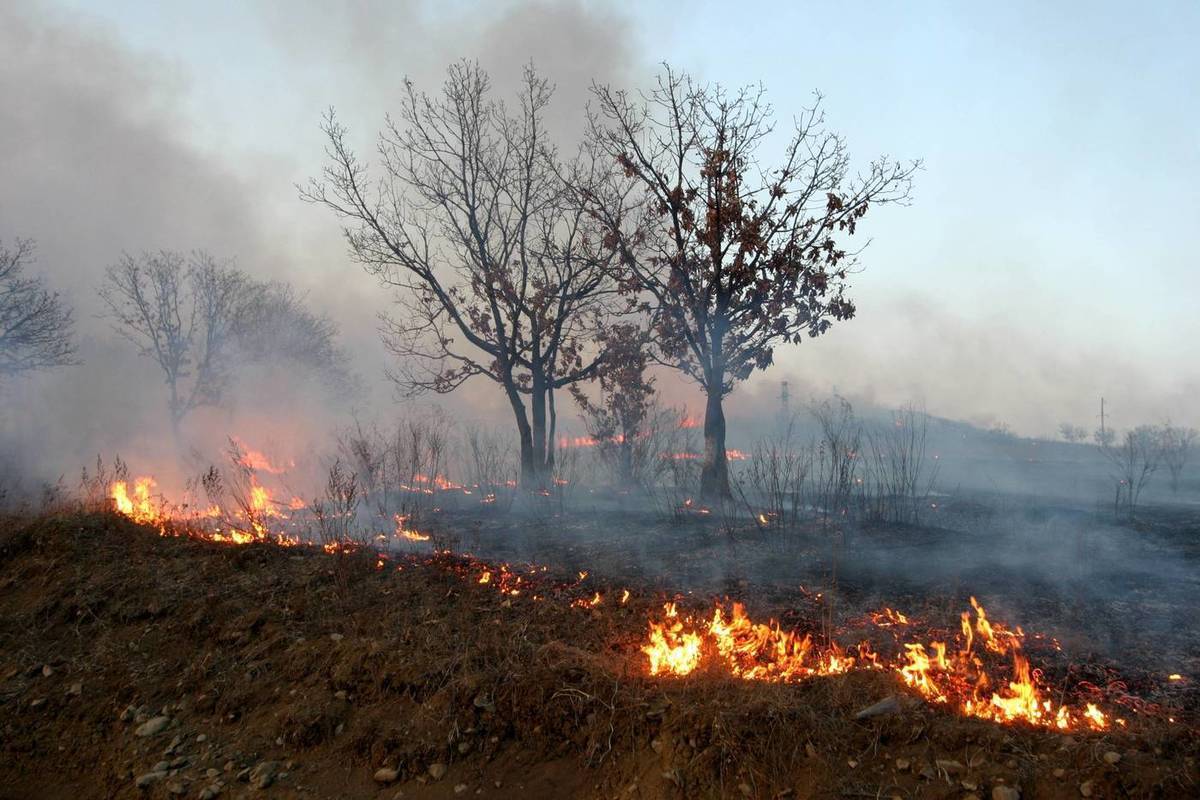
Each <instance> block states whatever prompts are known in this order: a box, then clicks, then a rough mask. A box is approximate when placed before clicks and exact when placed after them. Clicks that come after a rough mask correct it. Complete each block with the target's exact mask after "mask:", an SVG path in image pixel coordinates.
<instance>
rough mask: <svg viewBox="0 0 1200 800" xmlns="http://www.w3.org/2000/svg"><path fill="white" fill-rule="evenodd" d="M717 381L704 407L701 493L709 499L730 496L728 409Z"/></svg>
mask: <svg viewBox="0 0 1200 800" xmlns="http://www.w3.org/2000/svg"><path fill="white" fill-rule="evenodd" d="M720 386H721V384H720V382H719V381H718V382H717V383H716V385H715V386H714V387H713V388H710V389H709V391H708V403H707V405H706V406H705V408H704V462H703V466H702V467H701V469H700V496H701V497H703V498H704V499H706V500H721V499H724V498H726V497H729V496H730V495H731V494H732V492H730V489H729V461H728V460H727V458H726V456H725V411H724V410H723V409H722V408H721V389H720Z"/></svg>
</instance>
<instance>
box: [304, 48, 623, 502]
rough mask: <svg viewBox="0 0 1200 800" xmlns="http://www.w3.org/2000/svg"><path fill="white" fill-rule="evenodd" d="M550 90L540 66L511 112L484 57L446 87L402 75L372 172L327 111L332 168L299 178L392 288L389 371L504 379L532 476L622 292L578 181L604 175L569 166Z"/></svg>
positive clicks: (414, 386)
mask: <svg viewBox="0 0 1200 800" xmlns="http://www.w3.org/2000/svg"><path fill="white" fill-rule="evenodd" d="M550 97H551V88H550V86H549V85H548V83H547V82H546V81H545V80H544V79H543V78H541V77H539V76H538V75H537V74H536V73H535V72H534V71H533V70H532V68H530V69H528V70H526V73H525V78H524V82H523V84H522V87H521V92H520V96H519V97H518V98H517V101H518V102H517V103H516V104H515V106H514V107H513V108H511V109H510V108H509V107H507V106H506V105H504V104H503V103H501V102H498V101H496V100H494V99H493V98H492V93H491V84H490V81H489V78H488V76H487V75H486V73H484V72H483V71H482V70H481V69H480V68H479V67H478V66H477V65H474V64H469V63H458V64H455V65H454V66H452V67H451V68H450V69H449V74H448V78H447V80H446V82H445V84H444V85H443V87H442V91H441V92H440V94H438V95H435V96H430V95H427V94H424V93H422V92H419V91H417V89H416V88H415V87H414V86H413V84H412V83H411V82H406V83H405V94H404V103H403V107H402V109H401V112H400V118H399V120H398V121H393V120H392V119H391V118H389V119H388V122H387V126H386V128H385V130H384V132H383V133H381V134H380V137H379V143H378V152H379V159H380V162H381V170H380V172H379V173H376V174H375V175H374V176H372V175H371V174H370V173H369V172H368V167H367V165H366V164H365V163H364V162H362V161H360V160H359V159H358V157H357V156H356V155H355V154H354V152H353V151H352V150H351V148H350V145H349V143H348V142H347V138H346V137H347V133H346V129H345V128H344V127H343V126H342V125H341V124H339V123H338V122H337V121H336V119H335V118H334V116H333V114H332V112H331V113H330V114H329V116H328V117H327V118H326V121H325V125H324V131H325V133H326V135H327V137H328V140H329V147H328V154H329V164H328V165H327V166H326V167H325V169H324V171H323V175H322V177H321V178H319V179H313V180H312V181H310V182H309V184H308V185H307V186H306V187H302V188H301V195H302V197H304V198H305V199H307V200H309V201H312V202H317V203H321V204H324V205H326V206H328V207H329V208H331V209H332V210H333V211H334V212H336V213H337V215H338V216H339V217H340V218H341V219H342V220H343V221H344V225H345V234H346V239H347V242H348V243H349V247H350V251H351V253H352V254H353V256H354V258H355V259H356V260H357V261H359V262H360V263H361V264H362V265H363V266H364V267H365V268H366V269H367V271H368V272H370V273H372V274H374V275H376V276H377V277H378V278H379V279H380V280H381V281H382V283H383V284H384V285H385V286H387V287H390V288H392V289H393V290H395V295H396V302H397V305H398V306H399V309H400V310H399V312H398V313H396V314H393V315H390V316H388V317H387V318H385V339H386V342H387V344H388V346H389V348H390V349H391V350H392V352H393V353H394V354H395V355H396V356H397V357H398V366H397V368H396V371H395V373H394V375H393V377H394V378H395V379H396V380H397V382H398V383H399V384H400V385H401V386H402V387H403V388H404V389H406V390H408V391H412V392H416V391H427V390H432V391H435V392H442V393H445V392H450V391H453V390H454V389H456V388H457V387H459V386H461V385H462V384H463V383H464V382H465V381H467V380H468V379H470V378H473V377H475V376H483V377H485V378H487V379H489V380H491V381H494V382H495V383H497V384H498V385H499V386H500V388H501V389H502V390H503V392H504V394H505V397H506V398H507V400H508V402H509V405H510V406H511V408H512V411H513V415H514V418H515V421H516V426H517V431H518V437H519V442H520V452H521V480H522V483H523V484H526V485H535V484H536V485H540V484H541V483H543V482H544V481H545V479H546V478H547V476H549V475H550V474H551V472H552V466H553V460H554V449H553V441H554V430H555V425H556V412H555V406H554V393H555V390H558V389H562V388H564V387H566V386H569V385H571V384H573V383H575V382H577V381H580V380H585V379H588V378H590V377H591V376H592V375H593V374H594V372H595V370H596V368H597V366H598V365H599V364H600V363H601V361H602V359H603V357H604V353H603V351H602V350H601V349H597V348H593V347H591V344H592V338H593V334H594V332H595V330H596V329H597V328H598V323H599V317H600V315H601V314H602V313H603V312H604V309H605V306H606V303H607V300H609V299H611V292H612V280H611V278H610V276H609V269H608V268H609V262H610V261H611V260H612V258H613V255H612V251H611V249H606V248H604V247H602V246H601V237H600V236H599V235H598V233H597V231H596V230H594V228H595V227H596V226H595V224H594V222H593V220H592V219H591V218H590V217H589V216H588V215H587V214H585V213H584V211H583V210H582V209H581V208H579V207H578V205H577V203H575V201H574V198H575V196H576V195H575V194H574V193H573V192H571V191H568V188H569V187H571V186H575V185H588V184H590V183H592V182H593V181H596V180H598V179H599V178H600V177H601V172H600V171H599V170H597V169H596V165H595V164H594V163H591V162H588V161H586V160H576V161H574V162H572V163H567V164H564V163H562V161H560V159H559V156H558V154H557V152H556V150H555V148H554V147H553V146H552V144H551V143H550V141H549V138H548V134H547V131H546V130H545V128H544V125H543V120H544V115H545V110H546V107H547V104H548V103H549V102H550Z"/></svg>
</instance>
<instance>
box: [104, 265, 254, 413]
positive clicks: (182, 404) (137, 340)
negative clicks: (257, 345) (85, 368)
mask: <svg viewBox="0 0 1200 800" xmlns="http://www.w3.org/2000/svg"><path fill="white" fill-rule="evenodd" d="M245 286H246V281H245V278H244V276H242V275H241V274H240V273H238V272H237V271H236V270H234V269H232V268H231V267H230V266H228V265H227V264H223V263H220V262H218V261H217V260H216V259H214V258H213V257H212V256H210V255H208V254H206V253H196V254H194V255H193V256H192V257H191V258H190V260H189V259H188V258H187V257H185V256H184V255H183V254H182V253H176V252H171V251H167V250H163V251H160V252H158V253H144V254H142V255H141V256H138V257H134V256H131V255H125V256H123V257H122V258H121V260H120V261H119V262H117V263H116V264H114V265H113V266H110V267H109V268H108V270H107V271H106V273H105V280H104V283H103V285H102V286H101V288H100V297H101V298H103V300H104V302H105V303H106V304H107V305H108V308H109V315H110V317H111V319H112V320H113V324H114V327H115V328H116V330H117V332H118V333H120V334H121V335H122V336H124V337H125V338H127V339H129V340H130V341H131V342H133V343H134V344H135V345H136V346H137V348H138V351H139V352H140V353H141V354H142V355H144V356H149V357H151V358H153V359H154V360H155V362H156V363H157V364H158V366H159V368H160V369H161V370H162V372H163V378H164V380H165V381H166V384H167V409H168V411H169V413H170V418H171V429H172V431H173V432H174V433H175V435H176V437H178V435H179V425H180V423H181V422H182V421H183V418H184V417H185V416H186V415H187V414H188V412H189V411H191V410H193V409H195V408H198V407H200V406H203V405H212V404H215V403H217V402H218V401H219V400H220V398H221V395H222V392H223V390H224V389H225V386H226V382H227V379H228V364H227V358H226V356H227V354H228V351H229V348H230V345H231V340H232V336H233V329H234V326H235V324H236V317H237V307H238V303H239V301H240V298H241V296H242V295H243V294H244V292H245Z"/></svg>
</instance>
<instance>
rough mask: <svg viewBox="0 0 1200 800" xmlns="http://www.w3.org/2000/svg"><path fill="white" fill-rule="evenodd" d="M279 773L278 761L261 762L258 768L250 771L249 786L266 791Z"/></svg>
mask: <svg viewBox="0 0 1200 800" xmlns="http://www.w3.org/2000/svg"><path fill="white" fill-rule="evenodd" d="M278 773H279V762H278V761H262V762H259V764H258V766H256V767H255V768H254V769H252V770H250V775H249V776H248V777H249V779H250V785H251V786H253V787H254V788H255V789H266V788H267V787H268V786H270V785H271V784H272V783H274V782H275V777H276V775H278Z"/></svg>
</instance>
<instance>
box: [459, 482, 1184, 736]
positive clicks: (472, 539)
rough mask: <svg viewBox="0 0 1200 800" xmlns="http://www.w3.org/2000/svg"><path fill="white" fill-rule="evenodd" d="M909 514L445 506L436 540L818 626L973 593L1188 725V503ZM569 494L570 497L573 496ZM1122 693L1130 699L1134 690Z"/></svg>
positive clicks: (1056, 666) (991, 505) (952, 508)
mask: <svg viewBox="0 0 1200 800" xmlns="http://www.w3.org/2000/svg"><path fill="white" fill-rule="evenodd" d="M933 499H934V501H936V507H935V508H932V509H927V510H926V511H925V512H924V513H923V514H922V517H921V524H919V525H912V524H895V523H876V524H853V523H843V524H841V525H838V526H836V527H833V526H827V525H822V524H819V523H817V522H810V523H806V524H802V525H800V526H797V527H796V528H794V529H789V530H786V531H781V530H774V529H770V528H764V527H761V526H759V525H756V524H754V522H753V521H752V520H751V519H750V518H749V516H750V515H749V513H747V511H746V510H745V509H744V508H743V509H740V510H739V512H740V513H730V514H725V515H721V514H719V513H716V512H714V513H712V514H708V515H696V514H692V515H688V516H684V517H674V516H671V515H664V514H662V513H658V514H654V513H651V512H646V511H623V510H621V509H620V504H619V503H613V502H612V500H611V499H610V498H604V497H598V498H596V499H593V500H591V502H592V503H593V504H594V506H595V507H594V508H593V509H591V510H590V511H583V512H576V513H571V514H566V515H563V516H562V517H557V516H538V515H532V516H528V515H527V516H525V517H518V518H516V519H513V518H511V517H510V518H505V517H503V516H501V517H492V518H488V517H481V516H480V515H478V514H459V515H453V514H451V515H449V517H450V518H449V519H447V520H443V521H442V522H441V524H442V527H443V528H444V531H443V535H444V536H445V537H446V539H445V540H446V541H447V542H448V543H449V544H451V545H452V546H453V547H454V548H455V549H456V550H457V549H466V550H468V551H470V552H473V553H477V554H479V555H481V556H482V557H485V558H493V559H504V560H511V561H514V562H520V561H527V560H533V561H539V562H548V563H552V564H556V565H559V566H560V567H562V568H563V569H565V570H568V571H573V570H580V569H587V570H594V571H596V572H597V573H599V574H602V575H604V576H606V577H607V578H609V579H610V580H613V581H627V582H632V583H634V584H636V585H639V586H645V587H654V588H657V589H659V590H661V591H665V592H675V591H685V592H688V593H691V594H694V595H696V596H698V597H705V598H707V597H710V596H718V597H727V598H730V599H733V600H738V601H740V602H743V603H745V605H746V606H747V608H749V609H750V610H751V611H752V612H755V613H757V614H758V615H759V616H763V617H765V616H770V617H774V618H776V619H782V620H784V621H785V622H788V623H789V624H791V625H793V626H795V627H799V628H802V629H810V630H813V631H814V632H818V626H817V623H818V622H819V621H820V620H822V619H830V620H832V621H833V623H834V625H835V627H841V626H847V627H851V628H853V627H854V623H856V622H861V620H862V618H863V616H864V615H865V614H866V613H868V612H869V611H871V610H877V609H879V608H881V607H884V606H888V607H891V608H895V609H898V610H900V611H902V612H904V613H905V614H907V615H909V616H910V617H912V618H915V619H919V620H921V621H922V622H924V623H927V624H928V625H930V626H932V627H937V628H947V627H948V628H951V629H952V628H953V627H954V626H956V624H957V620H958V615H959V614H960V613H961V612H962V611H964V610H967V609H968V608H969V607H970V598H971V597H976V598H978V599H979V600H980V601H981V602H982V603H983V604H984V606H985V607H986V608H987V609H988V612H989V616H990V617H991V618H992V619H994V620H1000V621H1002V622H1005V623H1007V624H1009V625H1010V626H1018V625H1019V626H1022V628H1023V629H1024V630H1025V631H1026V632H1028V633H1031V634H1032V633H1038V634H1042V635H1043V636H1044V638H1042V639H1038V640H1035V641H1031V642H1030V643H1029V645H1028V646H1029V647H1030V648H1031V649H1033V650H1037V649H1038V647H1039V644H1041V645H1045V646H1044V647H1042V648H1041V653H1040V655H1042V656H1043V660H1044V662H1046V663H1045V664H1044V666H1045V668H1046V669H1047V670H1048V672H1049V673H1050V677H1051V678H1053V679H1054V681H1055V682H1057V683H1059V684H1064V685H1067V686H1071V685H1074V684H1076V683H1079V682H1085V683H1088V684H1094V685H1096V686H1100V687H1104V686H1108V685H1110V684H1111V685H1112V688H1113V690H1114V692H1115V693H1117V694H1119V693H1120V692H1121V690H1122V689H1127V690H1128V691H1129V693H1130V694H1131V695H1135V696H1136V697H1137V698H1140V699H1141V700H1145V701H1149V702H1151V703H1162V704H1164V705H1166V706H1169V707H1170V708H1171V709H1172V710H1173V711H1174V712H1176V716H1179V715H1183V716H1187V717H1190V718H1192V719H1194V720H1196V721H1197V722H1198V723H1200V686H1198V685H1197V684H1195V683H1192V682H1191V681H1183V682H1171V681H1169V680H1167V677H1168V676H1169V675H1171V674H1181V675H1184V676H1200V624H1198V623H1197V609H1200V506H1196V505H1191V506H1186V505H1174V506H1171V505H1147V506H1145V507H1143V508H1140V509H1139V510H1138V512H1137V516H1136V518H1135V519H1134V520H1132V521H1131V520H1127V519H1124V518H1122V519H1120V520H1117V519H1115V518H1114V516H1113V514H1112V512H1111V509H1109V508H1108V507H1106V506H1103V505H1100V506H1087V505H1081V504H1079V503H1077V502H1072V501H1068V500H1063V499H1056V498H1048V497H1038V496H1028V495H1020V496H1018V495H1013V494H1002V493H983V492H972V493H959V494H956V495H955V496H948V497H936V498H933ZM588 502H589V501H588V500H587V499H581V500H578V501H577V504H579V505H583V506H586V504H587V503H588ZM1134 704H1135V705H1136V704H1137V703H1136V701H1134Z"/></svg>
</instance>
